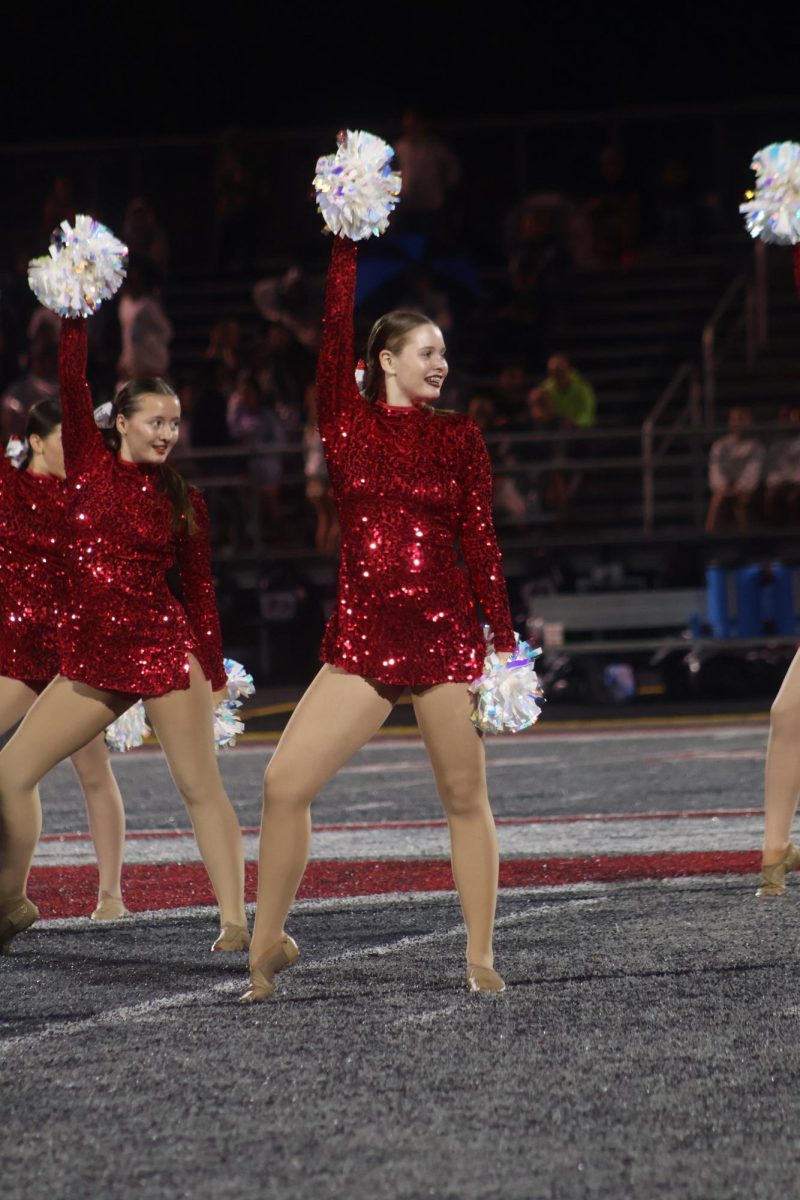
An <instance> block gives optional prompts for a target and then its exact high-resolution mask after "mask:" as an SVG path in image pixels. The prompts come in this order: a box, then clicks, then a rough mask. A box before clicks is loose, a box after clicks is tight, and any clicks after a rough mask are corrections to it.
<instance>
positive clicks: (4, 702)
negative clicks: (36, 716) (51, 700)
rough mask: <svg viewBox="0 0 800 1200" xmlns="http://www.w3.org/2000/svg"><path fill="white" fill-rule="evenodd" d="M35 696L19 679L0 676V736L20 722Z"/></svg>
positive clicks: (36, 694) (35, 693)
mask: <svg viewBox="0 0 800 1200" xmlns="http://www.w3.org/2000/svg"><path fill="white" fill-rule="evenodd" d="M37 696H38V693H37V692H35V691H34V690H33V688H30V687H28V685H27V683H23V682H22V680H21V679H9V678H8V676H7V675H0V734H3V733H7V732H8V730H9V729H12V728H13V727H14V725H16V723H17V721H21V720H22V718H23V717H24V716H25V713H26V712H27V711H28V709H29V708H31V707H32V705H33V704H34V703H35V701H36V698H37Z"/></svg>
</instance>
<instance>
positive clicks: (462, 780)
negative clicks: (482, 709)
mask: <svg viewBox="0 0 800 1200" xmlns="http://www.w3.org/2000/svg"><path fill="white" fill-rule="evenodd" d="M413 701H414V711H415V713H416V716H417V723H418V724H419V727H420V732H421V733H422V737H423V740H424V742H425V748H426V749H427V751H428V754H429V755H430V760H431V765H432V766H433V773H434V776H435V778H436V787H437V790H438V792H439V797H440V799H441V801H442V807H443V808H444V811H445V815H446V817H447V824H448V826H449V828H450V847H451V856H452V864H453V877H454V879H455V881H456V887H457V888H458V895H459V899H460V901H461V911H462V913H463V914H464V923H465V924H466V927H467V962H469V963H473V964H475V966H480V967H491V966H492V964H493V957H492V929H493V927H494V912H495V904H496V901H497V876H498V870H499V858H498V852H497V835H496V832H495V825H494V818H493V816H492V810H491V808H490V807H489V796H488V793H487V789H486V763H485V758H484V750H483V738H482V737H481V736H480V734H479V733H478V731H477V730H476V728H475V726H474V725H473V724H472V722H471V721H470V714H471V712H472V707H473V701H472V696H471V695H470V693H469V692H468V691H467V685H466V684H465V683H441V684H437V685H436V686H435V687H430V688H425V689H423V690H415V691H414V693H413Z"/></svg>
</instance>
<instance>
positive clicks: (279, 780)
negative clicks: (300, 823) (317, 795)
mask: <svg viewBox="0 0 800 1200" xmlns="http://www.w3.org/2000/svg"><path fill="white" fill-rule="evenodd" d="M311 800H312V797H311V796H309V795H308V793H307V791H306V789H304V788H303V787H302V786H301V780H300V779H298V777H297V774H296V773H295V772H287V771H284V770H283V769H282V768H281V767H280V766H279V765H277V764H276V765H275V766H273V764H272V763H270V765H269V766H268V767H267V769H266V771H265V772H264V809H265V810H267V809H270V810H271V811H274V810H276V809H279V808H292V809H306V808H308V806H309V804H310V803H311Z"/></svg>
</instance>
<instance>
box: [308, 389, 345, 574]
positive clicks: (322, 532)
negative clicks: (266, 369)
mask: <svg viewBox="0 0 800 1200" xmlns="http://www.w3.org/2000/svg"><path fill="white" fill-rule="evenodd" d="M305 401H306V424H305V428H304V429H303V461H304V474H305V477H306V499H307V500H308V502H309V504H310V505H311V507H312V508H313V509H314V512H315V513H316V516H317V527H316V531H315V534H314V545H315V546H316V548H317V550H318V551H319V552H320V554H335V553H336V551H337V550H338V549H339V541H340V538H341V530H340V528H339V517H338V514H337V511H336V503H335V501H334V499H333V492H332V490H331V482H330V477H329V475H328V468H327V466H326V464H325V453H324V449H323V445H322V438H321V437H320V433H319V429H318V427H317V388H316V384H313V383H310V384H309V385H308V387H307V388H306V396H305Z"/></svg>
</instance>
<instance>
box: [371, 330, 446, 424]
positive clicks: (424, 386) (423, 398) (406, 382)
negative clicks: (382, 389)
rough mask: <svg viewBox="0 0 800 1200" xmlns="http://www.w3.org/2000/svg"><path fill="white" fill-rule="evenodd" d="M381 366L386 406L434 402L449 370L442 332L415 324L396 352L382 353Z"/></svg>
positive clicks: (384, 351)
mask: <svg viewBox="0 0 800 1200" xmlns="http://www.w3.org/2000/svg"><path fill="white" fill-rule="evenodd" d="M380 364H381V367H382V368H383V372H384V382H385V385H386V400H387V403H389V404H397V405H409V404H420V403H425V402H426V403H428V404H433V403H435V402H436V401H437V400H438V398H439V393H440V392H441V390H442V385H443V384H444V381H445V379H446V378H447V372H448V370H449V367H448V365H447V358H446V355H445V345H444V338H443V337H442V331H441V329H439V327H438V326H437V325H431V324H428V325H417V326H416V327H415V328H414V329H412V330H411V331H410V332H409V333H407V334H406V336H405V338H404V339H403V341H402V343H401V345H400V346H398V347H397V348H396V349H395V350H388V349H386V350H381V353H380Z"/></svg>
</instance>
